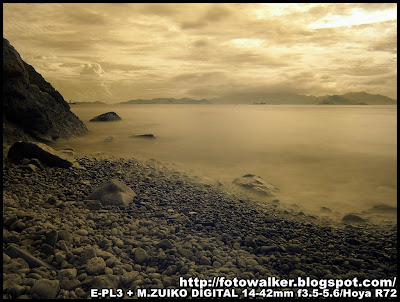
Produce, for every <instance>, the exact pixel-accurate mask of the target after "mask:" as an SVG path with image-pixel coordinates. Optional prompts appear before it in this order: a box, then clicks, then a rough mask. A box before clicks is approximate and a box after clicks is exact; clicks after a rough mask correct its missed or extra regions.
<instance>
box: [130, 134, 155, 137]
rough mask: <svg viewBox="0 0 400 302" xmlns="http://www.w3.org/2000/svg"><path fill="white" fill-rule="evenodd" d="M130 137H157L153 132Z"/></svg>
mask: <svg viewBox="0 0 400 302" xmlns="http://www.w3.org/2000/svg"><path fill="white" fill-rule="evenodd" d="M130 137H143V138H156V137H155V136H154V134H152V133H147V134H137V135H131V136H130Z"/></svg>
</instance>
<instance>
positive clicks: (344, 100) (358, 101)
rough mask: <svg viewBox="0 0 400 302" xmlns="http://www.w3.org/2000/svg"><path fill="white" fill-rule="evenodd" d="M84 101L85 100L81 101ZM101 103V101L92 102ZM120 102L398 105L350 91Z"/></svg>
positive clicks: (383, 97)
mask: <svg viewBox="0 0 400 302" xmlns="http://www.w3.org/2000/svg"><path fill="white" fill-rule="evenodd" d="M81 103H84V102H81ZM92 103H99V104H100V103H101V102H92ZM119 104H124V105H126V104H131V105H136V104H254V105H307V104H308V105H397V101H396V100H393V99H391V98H389V97H387V96H383V95H380V94H370V93H366V92H350V93H346V94H342V95H326V96H314V95H300V94H294V93H287V94H282V93H281V94H276V93H275V94H273V93H237V94H232V95H227V96H223V97H220V98H213V99H209V100H207V99H201V100H196V99H192V98H186V97H184V98H180V99H175V98H154V99H151V100H146V99H135V100H130V101H127V102H121V103H119Z"/></svg>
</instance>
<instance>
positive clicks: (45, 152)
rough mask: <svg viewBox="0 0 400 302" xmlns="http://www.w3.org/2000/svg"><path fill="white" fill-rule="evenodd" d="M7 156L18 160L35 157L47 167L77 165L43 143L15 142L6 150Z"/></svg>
mask: <svg viewBox="0 0 400 302" xmlns="http://www.w3.org/2000/svg"><path fill="white" fill-rule="evenodd" d="M7 156H8V158H10V159H11V160H15V161H20V160H22V159H23V158H28V159H32V158H37V159H38V160H39V161H40V162H41V163H43V164H45V165H46V166H49V167H60V168H69V167H72V166H73V165H77V163H76V162H75V161H74V160H71V159H70V158H67V157H66V156H64V155H63V154H62V153H60V152H58V151H56V150H54V149H53V148H51V147H49V146H47V145H46V144H43V143H34V142H31V143H29V142H21V141H19V142H16V143H14V144H13V145H12V146H11V148H10V149H9V150H8V155H7Z"/></svg>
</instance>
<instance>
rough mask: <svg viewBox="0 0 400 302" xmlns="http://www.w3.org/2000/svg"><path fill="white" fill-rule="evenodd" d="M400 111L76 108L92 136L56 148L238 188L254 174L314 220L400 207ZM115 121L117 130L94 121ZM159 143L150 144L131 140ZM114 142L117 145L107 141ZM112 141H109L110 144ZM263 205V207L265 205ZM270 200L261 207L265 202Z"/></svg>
mask: <svg viewBox="0 0 400 302" xmlns="http://www.w3.org/2000/svg"><path fill="white" fill-rule="evenodd" d="M396 109H397V106H392V105H354V106H353V105H346V106H340V105H209V104H204V105H185V104H182V105H171V104H165V105H158V104H152V105H122V104H117V105H87V104H77V105H71V111H72V112H74V113H75V114H76V115H77V116H78V117H79V118H80V119H81V120H82V121H83V122H84V123H85V124H86V125H87V127H88V129H89V131H90V134H88V135H85V136H82V137H79V138H74V139H69V140H59V141H57V142H56V143H55V144H54V145H53V148H55V149H63V148H73V149H74V150H75V151H76V155H77V156H78V157H80V156H113V157H115V158H120V157H124V158H136V159H139V160H149V159H155V160H157V161H159V162H161V163H163V164H165V165H166V166H168V167H172V168H173V169H175V170H177V171H181V172H182V173H183V172H184V173H188V174H189V175H192V176H195V177H198V179H199V180H202V181H206V182H209V183H211V184H212V183H218V184H220V185H222V186H225V188H227V189H229V188H231V187H232V181H233V180H234V179H235V178H238V177H241V176H243V175H245V174H254V175H257V176H260V177H262V178H263V179H264V180H266V181H268V182H269V183H271V184H273V185H275V186H276V187H278V188H279V192H277V193H276V194H275V195H276V196H275V197H274V199H278V200H280V203H281V204H287V205H294V206H299V208H300V209H302V208H304V209H306V210H308V211H310V212H311V213H313V212H316V211H318V210H320V209H321V207H327V208H329V209H331V210H332V211H333V212H335V213H349V212H360V211H363V210H367V209H369V208H371V207H372V206H375V205H380V204H386V205H390V206H396V203H397V110H396ZM110 111H113V112H116V113H117V114H118V115H119V116H120V117H121V118H122V120H121V121H117V122H90V119H92V118H93V117H95V116H97V115H99V114H102V113H105V112H110ZM142 134H153V135H154V138H146V137H136V136H135V135H142ZM108 137H112V141H109V142H107V141H106V139H107V138H108ZM109 140H110V139H109ZM261 200H262V198H261ZM269 201H270V198H267V197H266V198H265V202H269Z"/></svg>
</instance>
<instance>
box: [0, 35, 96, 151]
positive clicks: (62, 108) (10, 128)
mask: <svg viewBox="0 0 400 302" xmlns="http://www.w3.org/2000/svg"><path fill="white" fill-rule="evenodd" d="M88 132H89V131H88V129H87V128H86V126H85V124H84V123H83V122H82V121H81V120H79V118H78V117H77V116H76V115H75V114H74V113H72V112H71V110H70V108H69V105H68V103H67V102H66V101H65V100H64V98H63V97H62V96H61V94H60V93H59V92H58V91H57V90H55V89H54V88H53V86H51V84H50V83H48V82H46V81H45V79H44V78H43V77H42V76H41V75H40V74H39V73H37V72H36V71H35V69H34V68H33V67H32V66H31V65H29V64H27V63H25V62H24V61H23V60H22V59H21V57H20V55H19V54H18V52H17V51H16V50H15V49H14V47H12V46H11V45H10V43H9V41H7V40H6V39H4V38H3V144H8V145H11V144H12V143H14V142H15V141H19V140H28V141H42V142H49V141H53V140H55V139H57V138H70V137H74V136H78V135H82V134H85V133H88Z"/></svg>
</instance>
